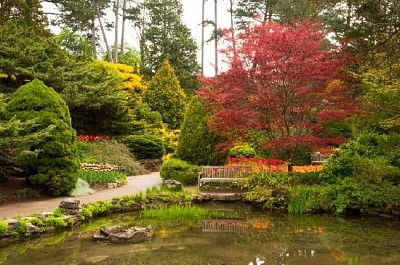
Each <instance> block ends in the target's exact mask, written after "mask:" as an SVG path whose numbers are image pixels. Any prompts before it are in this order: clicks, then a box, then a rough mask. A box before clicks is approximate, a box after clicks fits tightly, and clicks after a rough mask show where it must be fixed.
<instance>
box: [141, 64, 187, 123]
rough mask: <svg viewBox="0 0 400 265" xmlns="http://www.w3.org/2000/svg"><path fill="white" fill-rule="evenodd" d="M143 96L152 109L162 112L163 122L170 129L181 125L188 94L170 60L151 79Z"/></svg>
mask: <svg viewBox="0 0 400 265" xmlns="http://www.w3.org/2000/svg"><path fill="white" fill-rule="evenodd" d="M143 96H144V100H145V102H146V103H147V104H148V105H149V106H150V108H151V109H152V110H154V111H158V112H159V113H161V115H162V119H163V122H165V123H167V124H168V126H169V128H170V129H177V128H179V127H180V125H181V122H182V120H183V116H184V114H185V106H186V94H185V92H184V91H183V89H182V88H181V86H180V85H179V81H178V78H177V77H176V75H175V71H174V69H173V68H172V66H171V65H170V63H169V62H168V60H165V61H164V62H163V64H162V66H161V68H160V69H159V70H158V71H157V73H156V74H155V75H154V77H153V78H152V79H151V81H150V83H149V86H148V89H147V90H146V91H145V93H144V95H143Z"/></svg>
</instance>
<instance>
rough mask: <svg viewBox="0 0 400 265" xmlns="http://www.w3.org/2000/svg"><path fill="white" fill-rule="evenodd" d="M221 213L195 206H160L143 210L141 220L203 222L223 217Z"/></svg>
mask: <svg viewBox="0 0 400 265" xmlns="http://www.w3.org/2000/svg"><path fill="white" fill-rule="evenodd" d="M224 215H225V214H224V213H223V212H219V211H216V210H208V209H204V208H200V207H199V206H196V205H184V206H180V205H173V206H161V207H158V208H154V209H144V210H143V211H142V213H141V218H144V219H157V220H188V219H190V220H192V221H193V220H203V219H216V218H222V217H225V216H224Z"/></svg>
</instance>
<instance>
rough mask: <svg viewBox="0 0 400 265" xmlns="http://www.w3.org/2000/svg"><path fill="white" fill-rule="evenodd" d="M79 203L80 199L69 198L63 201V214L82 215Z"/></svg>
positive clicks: (61, 204) (61, 206)
mask: <svg viewBox="0 0 400 265" xmlns="http://www.w3.org/2000/svg"><path fill="white" fill-rule="evenodd" d="M79 204H80V201H79V200H76V199H72V198H69V199H65V200H63V201H61V202H60V206H59V207H60V209H61V212H62V213H63V214H69V215H81V211H80V207H79Z"/></svg>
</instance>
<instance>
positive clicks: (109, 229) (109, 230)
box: [100, 225, 125, 236]
mask: <svg viewBox="0 0 400 265" xmlns="http://www.w3.org/2000/svg"><path fill="white" fill-rule="evenodd" d="M124 231H125V230H124V228H123V227H122V226H119V225H118V226H102V227H100V234H102V235H105V236H109V235H111V234H118V233H122V232H124Z"/></svg>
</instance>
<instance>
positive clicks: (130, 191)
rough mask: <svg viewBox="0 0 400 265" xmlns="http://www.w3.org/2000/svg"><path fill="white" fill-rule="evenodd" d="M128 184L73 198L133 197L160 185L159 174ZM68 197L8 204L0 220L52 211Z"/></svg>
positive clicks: (132, 179) (0, 209) (84, 200)
mask: <svg viewBox="0 0 400 265" xmlns="http://www.w3.org/2000/svg"><path fill="white" fill-rule="evenodd" d="M127 180H128V184H127V185H125V186H123V187H120V188H116V189H107V190H101V191H98V192H95V193H94V194H92V195H87V196H81V197H75V198H76V199H78V200H80V201H81V203H90V202H95V201H100V200H111V199H112V198H114V197H117V196H124V195H134V194H137V193H139V192H144V191H146V189H148V188H151V187H153V186H159V185H161V182H162V180H161V178H160V173H159V172H153V173H150V174H148V175H141V176H133V177H128V179H127ZM65 198H68V197H57V198H54V199H47V200H39V201H32V202H18V203H10V204H6V205H2V206H0V220H1V219H4V218H12V217H14V216H27V215H29V214H31V213H36V212H44V211H49V212H50V211H53V210H54V209H55V208H57V207H58V205H59V203H60V201H61V200H63V199H65Z"/></svg>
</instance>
